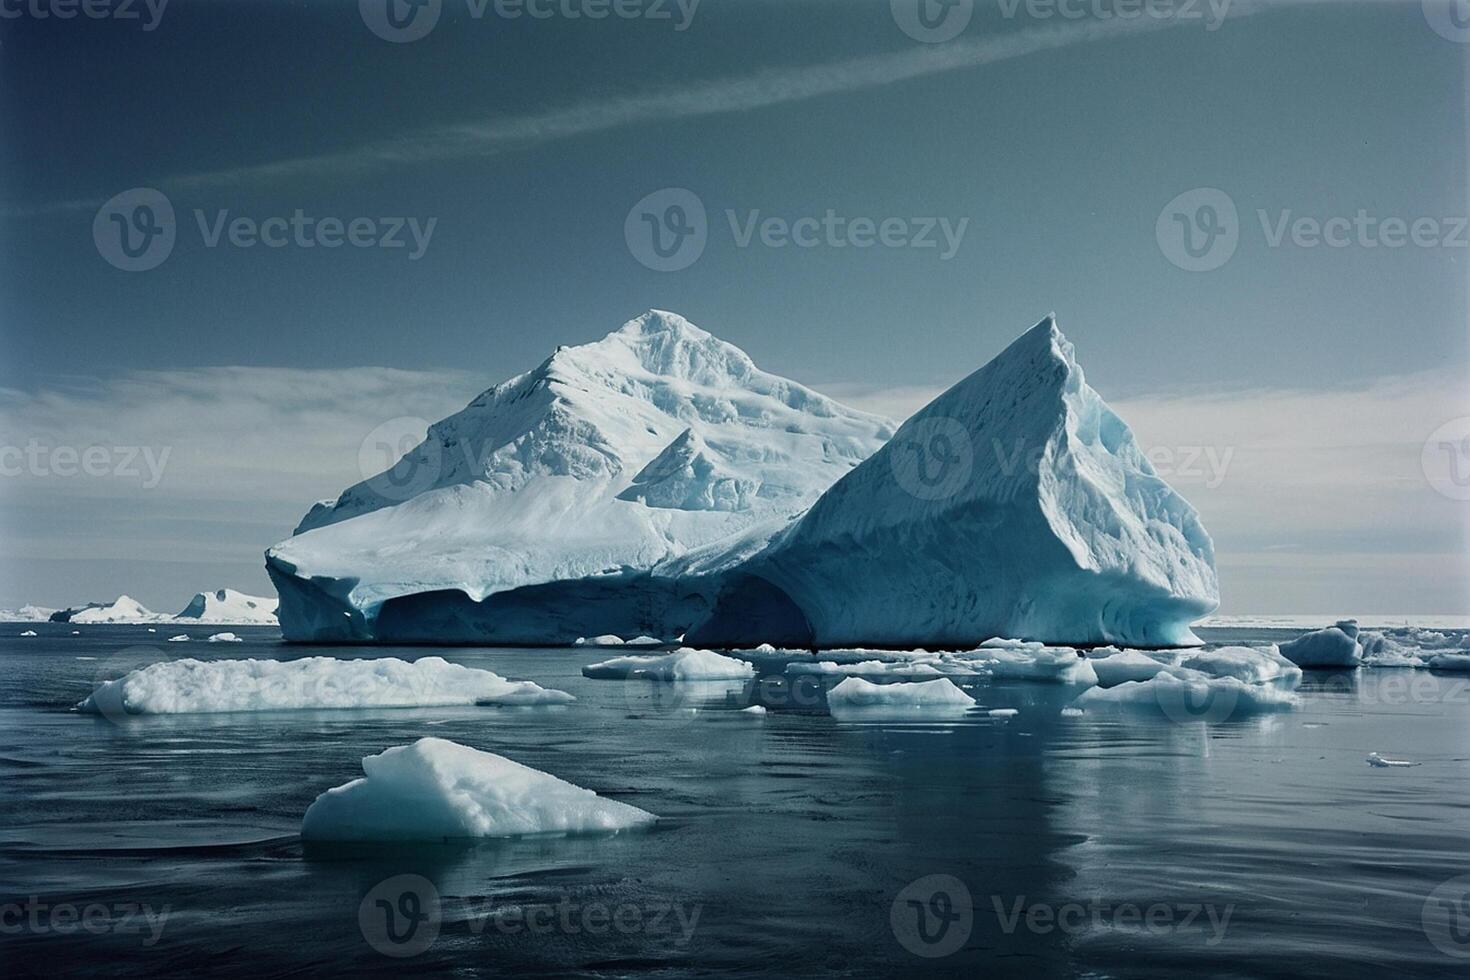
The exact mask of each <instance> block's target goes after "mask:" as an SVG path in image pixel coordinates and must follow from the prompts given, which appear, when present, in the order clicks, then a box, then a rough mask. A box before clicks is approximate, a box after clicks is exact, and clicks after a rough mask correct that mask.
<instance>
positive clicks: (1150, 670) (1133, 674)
mask: <svg viewBox="0 0 1470 980" xmlns="http://www.w3.org/2000/svg"><path fill="white" fill-rule="evenodd" d="M1107 649H1108V650H1110V651H1111V652H1110V653H1108V654H1107V655H1106V656H1101V657H1098V656H1091V657H1089V658H1088V661H1087V662H1088V663H1089V664H1091V665H1092V670H1093V673H1095V674H1096V675H1097V682H1098V683H1099V684H1101V685H1102V686H1103V687H1116V686H1118V685H1119V684H1122V683H1124V682H1126V681H1146V680H1148V679H1149V678H1150V677H1153V676H1154V675H1155V674H1157V673H1159V671H1161V670H1164V669H1165V668H1166V667H1167V666H1168V665H1167V664H1165V663H1164V662H1163V661H1161V660H1158V659H1156V658H1154V657H1150V656H1149V655H1148V654H1146V653H1140V652H1139V651H1137V650H1114V649H1113V648H1111V647H1109V648H1107ZM1095 652H1097V653H1101V652H1102V651H1095Z"/></svg>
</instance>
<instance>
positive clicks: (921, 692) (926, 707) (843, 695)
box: [827, 677, 975, 718]
mask: <svg viewBox="0 0 1470 980" xmlns="http://www.w3.org/2000/svg"><path fill="white" fill-rule="evenodd" d="M974 704H975V699H974V698H972V697H970V696H969V695H968V694H966V693H965V692H964V691H962V690H960V689H959V688H958V687H956V686H955V684H954V682H953V681H951V680H950V679H949V678H947V677H941V678H939V679H938V680H933V681H917V682H905V683H898V684H874V683H872V682H871V681H865V680H863V679H862V678H861V677H849V678H847V679H846V680H844V681H843V682H842V683H841V684H838V685H837V686H836V687H834V688H832V690H830V691H828V692H827V707H828V709H829V710H830V711H831V712H832V714H833V716H834V717H841V716H843V715H855V716H863V715H873V714H881V715H883V716H884V717H889V718H892V717H906V718H927V717H932V716H934V715H935V714H939V715H945V716H954V715H957V714H964V712H965V711H967V710H968V709H969V708H971V707H973V706H974Z"/></svg>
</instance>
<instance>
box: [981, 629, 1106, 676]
mask: <svg viewBox="0 0 1470 980" xmlns="http://www.w3.org/2000/svg"><path fill="white" fill-rule="evenodd" d="M953 659H955V660H962V661H965V662H969V663H972V664H975V665H977V666H981V667H984V668H985V669H986V670H988V671H989V672H990V675H991V676H992V677H999V678H1007V679H1015V680H1028V681H1055V682H1059V683H1062V684H1096V683H1097V673H1096V672H1095V671H1094V670H1093V669H1092V662H1091V661H1090V660H1087V659H1085V658H1083V657H1082V655H1081V654H1079V653H1078V652H1077V651H1076V650H1074V649H1073V648H1071V647H1049V646H1046V645H1045V644H1042V643H1030V642H1025V641H1022V640H987V641H985V642H984V643H982V644H980V647H979V649H976V650H972V651H970V652H969V653H964V654H956V655H954V658H953Z"/></svg>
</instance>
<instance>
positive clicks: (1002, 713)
mask: <svg viewBox="0 0 1470 980" xmlns="http://www.w3.org/2000/svg"><path fill="white" fill-rule="evenodd" d="M1020 713H1021V712H1020V711H1019V710H1017V709H1016V708H991V709H990V717H992V718H1014V717H1016V716H1017V715H1019V714H1020Z"/></svg>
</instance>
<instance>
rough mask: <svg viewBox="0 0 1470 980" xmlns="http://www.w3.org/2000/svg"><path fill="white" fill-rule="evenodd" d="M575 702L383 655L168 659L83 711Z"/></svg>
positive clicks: (453, 668) (445, 665)
mask: <svg viewBox="0 0 1470 980" xmlns="http://www.w3.org/2000/svg"><path fill="white" fill-rule="evenodd" d="M574 700H576V699H575V698H573V697H572V696H571V695H570V694H567V693H566V692H565V691H553V690H549V689H547V688H544V687H542V686H540V685H539V684H534V683H532V682H531V681H509V680H506V679H505V678H504V677H501V676H500V675H499V674H495V673H492V672H490V671H488V670H479V669H477V668H474V667H465V666H462V665H460V664H452V663H449V662H448V661H447V660H445V659H444V658H443V657H424V658H423V659H421V660H416V661H414V662H413V663H409V662H408V661H405V660H398V659H396V658H393V657H388V658H384V659H381V660H335V659H333V658H331V657H306V658H304V659H301V660H290V661H285V662H282V661H279V660H217V661H214V662H211V663H205V662H203V661H199V660H171V661H165V662H162V663H156V664H149V665H148V666H147V667H144V668H141V669H140V670H134V671H132V672H130V673H128V674H126V675H124V676H123V677H120V678H118V679H117V680H114V681H104V682H103V683H102V684H100V685H98V686H97V688H96V689H95V690H94V691H93V692H92V694H91V696H90V697H88V698H87V699H86V700H85V701H83V702H82V703H81V704H79V705H77V708H78V710H80V711H88V712H98V713H103V714H124V713H126V714H133V715H170V714H186V713H193V712H222V711H283V710H293V709H315V708H420V707H433V706H443V705H469V704H500V705H528V704H565V703H567V702H568V701H574Z"/></svg>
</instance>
